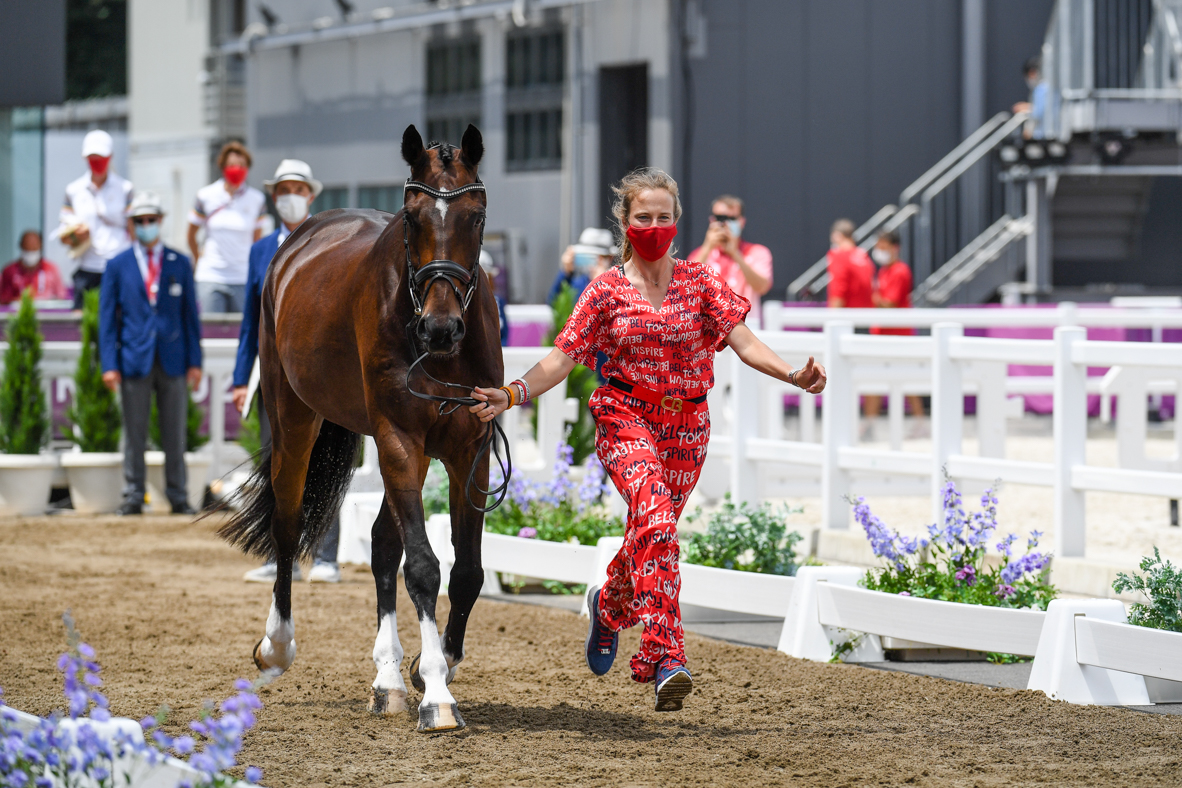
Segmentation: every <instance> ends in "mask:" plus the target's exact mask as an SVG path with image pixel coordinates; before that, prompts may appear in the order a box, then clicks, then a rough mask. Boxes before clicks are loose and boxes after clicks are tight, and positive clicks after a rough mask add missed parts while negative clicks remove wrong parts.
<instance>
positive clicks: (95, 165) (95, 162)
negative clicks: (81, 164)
mask: <svg viewBox="0 0 1182 788" xmlns="http://www.w3.org/2000/svg"><path fill="white" fill-rule="evenodd" d="M86 163H87V164H89V165H90V171H91V172H92V173H94V174H95V175H97V176H99V177H100V178H101V177H102V176H104V175H106V174H107V168H108V167H110V166H111V157H110V156H106V157H104V156H87V157H86Z"/></svg>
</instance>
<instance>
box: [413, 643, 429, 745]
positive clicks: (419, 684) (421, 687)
mask: <svg viewBox="0 0 1182 788" xmlns="http://www.w3.org/2000/svg"><path fill="white" fill-rule="evenodd" d="M421 656H423V655H422V653H419V654H415V658H414V659H412V660H411V661H410V685H411V686H412V687H414V688H415V689H417V690H418V691H419V692H426V691H427V685H426V684H424V683H423V677H422V676H420V675H419V657H421ZM419 730H422V728H421V727H420V728H419Z"/></svg>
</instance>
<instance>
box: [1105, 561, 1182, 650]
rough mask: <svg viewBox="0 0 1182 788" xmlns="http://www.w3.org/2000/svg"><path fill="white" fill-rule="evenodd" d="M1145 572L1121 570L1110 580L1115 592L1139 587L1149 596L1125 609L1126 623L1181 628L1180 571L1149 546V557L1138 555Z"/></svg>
mask: <svg viewBox="0 0 1182 788" xmlns="http://www.w3.org/2000/svg"><path fill="white" fill-rule="evenodd" d="M1141 571H1142V572H1145V573H1146V574H1145V576H1141V575H1132V576H1131V577H1130V576H1129V575H1126V574H1125V573H1124V572H1121V573H1120V574H1118V575H1117V576H1116V580H1115V581H1113V583H1112V590H1113V591H1115V592H1117V593H1118V594H1121V593H1124V592H1125V591H1140V592H1141V593H1142V594H1144V595H1145V596H1147V597H1149V604H1148V605H1144V604H1141V603H1140V602H1138V603H1136V604H1134V605H1133V606H1132V608H1131V609H1130V610H1129V623H1130V624H1136V625H1137V626H1139V627H1151V628H1153V629H1166V630H1169V631H1170V632H1182V571H1179V569H1178V567H1176V566H1174V565H1173V564H1171V563H1170V562H1169V561H1162V559H1161V553H1159V552H1158V549H1157V548H1156V547H1154V548H1153V558H1150V557H1148V556H1146V557H1144V558H1142V559H1141Z"/></svg>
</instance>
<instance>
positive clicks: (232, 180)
mask: <svg viewBox="0 0 1182 788" xmlns="http://www.w3.org/2000/svg"><path fill="white" fill-rule="evenodd" d="M246 173H247V169H246V168H245V167H238V166H234V167H226V168H224V169H223V170H222V177H223V178H225V179H226V183H228V184H230V185H231V186H232V187H234V188H235V189H237V188H238V187H239V186H241V185H242V182H243V181H245V180H246Z"/></svg>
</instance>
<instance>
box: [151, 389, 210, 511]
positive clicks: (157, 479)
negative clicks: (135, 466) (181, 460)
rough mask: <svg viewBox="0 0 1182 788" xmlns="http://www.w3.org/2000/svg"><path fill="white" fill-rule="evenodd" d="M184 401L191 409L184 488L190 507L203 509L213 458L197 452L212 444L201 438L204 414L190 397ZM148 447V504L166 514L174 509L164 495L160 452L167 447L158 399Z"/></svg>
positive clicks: (187, 423) (186, 433)
mask: <svg viewBox="0 0 1182 788" xmlns="http://www.w3.org/2000/svg"><path fill="white" fill-rule="evenodd" d="M185 401H186V403H187V408H188V409H187V411H186V414H185V482H186V484H185V486H186V488H187V490H186V492H187V494H188V498H189V505H190V506H192V507H193V508H194V509H200V508H201V503H202V501H203V500H204V498H205V485H206V483H207V482H208V481H209V469H210V467H211V466H212V465H213V458H212V457H210V456H209V455H208V454H204V453H200V452H199V451H198V450H199V449H200V448H201V447H202V446H204V445H205V444H207V443H209V436H207V435H202V434H201V425H202V424H204V423H205V410H204V409H203V408H202V407H201V406H200V405H198V404H197V403H196V402H194V401H193V398H192V397H191V396H186V397H185ZM148 443H149V444H150V445H151V446H152V451H148V452H144V463H145V464H146V465H147V467H148V501H149V503H150V504H151V510H152V511H153V512H159V513H164V514H167V513H168V512H170V511H171V505H170V503H169V501H168V496H167V495H165V480H164V452H163V451H160V447H161V446H163V445H164V444H163V443H162V442H161V440H160V411H159V409H158V408H157V407H156V399H155V397H153V398H152V413H151V416H149V418H148Z"/></svg>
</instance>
